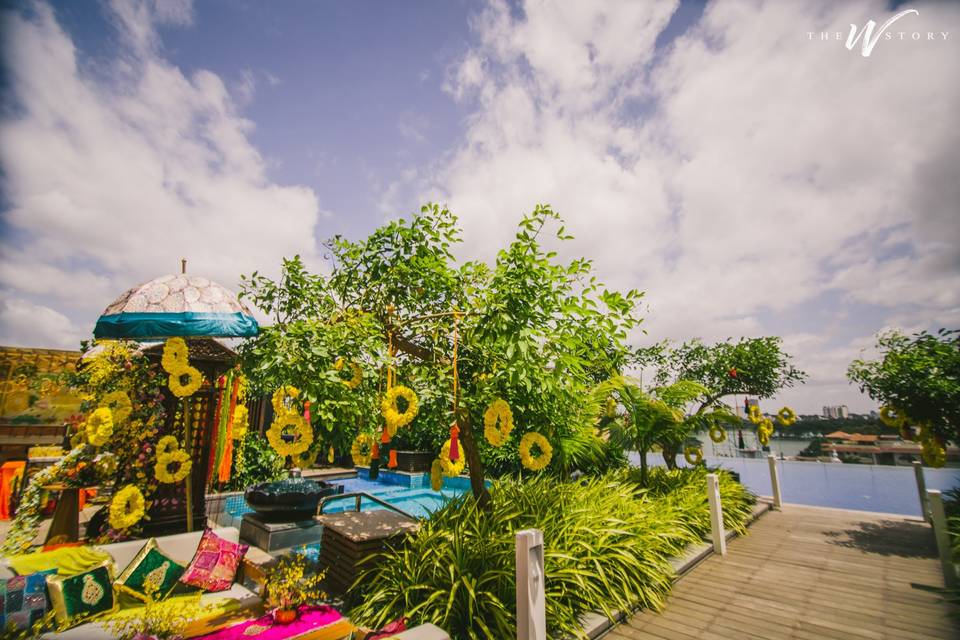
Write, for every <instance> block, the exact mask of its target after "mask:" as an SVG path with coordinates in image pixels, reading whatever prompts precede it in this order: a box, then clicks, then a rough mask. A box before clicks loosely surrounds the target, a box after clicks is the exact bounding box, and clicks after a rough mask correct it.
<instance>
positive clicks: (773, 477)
mask: <svg viewBox="0 0 960 640" xmlns="http://www.w3.org/2000/svg"><path fill="white" fill-rule="evenodd" d="M767 464H768V465H769V466H770V487H771V489H772V490H773V508H774V509H777V510H780V509H782V508H783V497H782V496H781V495H780V470H779V469H777V459H776V458H775V457H774V456H773V454H771V455H769V456H767Z"/></svg>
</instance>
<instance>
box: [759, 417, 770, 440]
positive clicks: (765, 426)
mask: <svg viewBox="0 0 960 640" xmlns="http://www.w3.org/2000/svg"><path fill="white" fill-rule="evenodd" d="M772 434H773V423H772V422H771V421H770V420H769V419H764V421H763V422H761V423H760V426H759V427H757V440H759V441H760V444H762V445H763V446H767V445H768V444H770V436H771V435H772Z"/></svg>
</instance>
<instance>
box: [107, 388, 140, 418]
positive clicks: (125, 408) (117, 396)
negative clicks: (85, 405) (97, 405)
mask: <svg viewBox="0 0 960 640" xmlns="http://www.w3.org/2000/svg"><path fill="white" fill-rule="evenodd" d="M103 404H104V405H105V406H107V407H110V410H111V411H113V419H114V420H116V421H117V422H126V420H127V418H129V417H130V412H132V411H133V404H132V403H131V402H130V396H128V395H127V394H126V393H124V392H123V391H114V392H112V393H108V394H107V395H105V396H103Z"/></svg>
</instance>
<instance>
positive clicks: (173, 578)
mask: <svg viewBox="0 0 960 640" xmlns="http://www.w3.org/2000/svg"><path fill="white" fill-rule="evenodd" d="M183 570H184V568H183V567H182V566H181V565H179V564H177V563H176V562H175V561H174V560H173V559H171V558H169V557H167V556H166V555H165V554H164V553H163V551H160V549H159V548H158V547H157V541H156V540H154V539H153V538H150V539H149V540H147V543H146V544H145V545H143V549H141V550H140V553H138V554H137V556H136V557H135V558H134V559H133V560H132V561H131V562H130V564H129V565H127V568H126V569H124V570H123V573H121V574H120V577H119V578H117V581H116V582H115V583H114V584H115V585H116V586H117V588H118V589H120V590H122V591H123V592H124V593H128V594H130V595H132V596H133V597H135V598H137V599H138V600H142V601H144V602H145V601H146V600H148V599H150V598H152V599H153V600H163V599H164V598H166V597H167V596H168V595H170V592H171V591H172V590H173V588H174V587H175V586H177V581H178V580H179V579H180V576H181V575H183ZM148 587H149V588H148Z"/></svg>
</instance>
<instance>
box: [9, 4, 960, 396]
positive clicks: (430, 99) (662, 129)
mask: <svg viewBox="0 0 960 640" xmlns="http://www.w3.org/2000/svg"><path fill="white" fill-rule="evenodd" d="M3 6H4V9H3V18H2V30H3V32H2V38H0V41H2V45H0V46H2V71H0V92H2V96H3V101H2V111H0V344H4V345H17V346H30V347H46V348H77V347H78V345H79V341H80V340H82V339H85V338H89V337H90V334H91V331H92V328H93V325H94V323H95V321H96V318H97V317H98V316H99V314H100V312H101V311H102V310H103V309H104V308H105V307H106V306H107V305H108V304H109V303H110V302H111V301H112V300H113V299H114V298H116V297H117V296H119V295H120V294H121V293H122V292H123V291H125V290H126V289H128V288H130V287H131V286H133V285H135V284H138V283H141V282H145V281H147V280H150V279H152V278H154V277H156V276H159V275H162V274H165V273H172V272H175V271H176V270H177V269H178V268H179V260H180V258H181V257H186V258H187V259H188V271H189V272H190V273H193V274H198V275H205V276H208V277H211V278H213V279H215V280H217V281H218V282H220V283H222V284H224V285H226V286H228V287H231V288H236V287H237V286H238V284H239V279H240V275H241V274H249V273H251V272H252V271H253V270H260V271H261V272H263V273H267V274H274V273H276V272H277V271H278V268H279V264H280V260H281V258H282V257H284V256H292V255H294V254H300V255H301V256H302V257H303V258H304V259H305V261H306V262H307V264H309V265H311V267H312V268H314V269H321V268H322V265H323V248H322V245H321V243H322V241H323V240H324V239H326V238H328V237H330V236H332V235H334V234H343V235H346V236H349V237H353V238H361V237H363V236H365V235H366V234H367V233H369V232H370V231H371V230H372V229H373V228H375V227H376V226H378V225H380V224H382V223H383V222H385V221H387V220H389V219H392V218H396V217H401V216H408V215H409V214H411V213H412V212H415V211H417V210H419V207H420V205H421V204H423V203H425V202H428V201H433V202H441V203H443V204H446V205H447V206H449V207H450V209H451V210H452V211H453V212H454V213H455V214H457V215H458V216H459V218H460V222H461V224H462V226H463V229H464V236H465V242H464V244H463V246H462V247H461V248H460V250H459V254H458V255H459V256H461V257H462V258H463V259H485V260H492V258H493V257H494V256H495V254H496V251H497V250H498V249H499V248H501V247H502V246H504V245H505V244H506V243H507V242H509V240H510V238H511V237H512V235H513V233H514V232H515V229H516V223H517V221H518V220H519V218H520V216H521V215H523V214H524V213H525V212H529V211H531V210H532V209H533V208H534V206H535V205H536V204H537V203H549V204H550V205H552V206H553V208H554V209H555V210H556V211H558V212H559V213H560V214H561V215H562V216H563V217H564V219H565V221H566V226H567V229H568V230H569V231H571V232H572V233H573V235H574V236H575V239H574V240H573V241H571V242H568V243H564V245H563V246H561V247H560V251H561V256H562V257H565V258H572V257H577V256H586V257H589V258H592V259H593V260H594V263H595V267H596V270H597V273H598V275H599V276H600V278H601V279H602V280H603V281H604V282H606V283H607V284H608V285H609V286H610V287H613V288H619V289H627V288H636V289H640V290H643V291H645V292H646V295H645V297H644V306H643V316H644V322H643V324H642V332H638V333H637V334H636V335H635V336H633V339H634V341H635V343H636V344H638V345H640V344H651V343H654V342H658V341H660V340H663V339H672V340H678V341H682V340H688V339H691V338H694V337H699V338H701V339H703V340H705V341H707V342H712V341H716V340H722V339H725V338H728V337H734V338H737V337H740V336H761V335H779V336H782V337H783V340H784V345H785V348H786V350H787V351H788V352H789V353H790V354H791V355H792V356H793V358H794V362H795V363H796V364H797V365H798V366H799V367H800V368H802V369H804V370H805V371H806V372H807V373H808V375H809V378H808V380H807V383H806V384H805V385H803V386H801V387H797V388H794V389H790V390H786V391H784V392H782V393H781V394H779V396H778V397H776V398H774V399H772V400H771V401H770V403H771V409H772V410H775V409H776V408H777V407H779V406H780V405H781V404H790V405H791V406H793V407H794V408H795V409H797V410H798V412H800V413H819V412H820V410H821V408H822V406H823V405H832V404H846V405H848V406H849V407H850V410H851V411H854V412H863V411H868V410H870V409H874V408H876V405H875V403H874V402H872V401H871V400H870V399H869V398H867V397H865V396H863V395H861V394H860V393H859V392H858V390H857V389H856V387H855V386H852V385H851V384H850V383H849V381H848V380H847V379H846V377H845V372H846V368H847V365H848V364H849V363H850V361H851V360H852V359H854V358H857V357H870V356H871V355H873V354H874V352H873V345H874V344H875V335H876V333H877V332H878V331H883V330H886V329H889V328H899V329H902V330H904V331H908V332H913V331H919V330H923V329H936V328H939V327H942V326H945V327H954V328H955V327H960V220H958V215H960V175H958V174H960V127H958V116H957V114H958V113H960V81H958V79H960V68H958V67H960V55H958V54H960V50H958V40H960V3H950V2H917V3H913V2H897V3H893V4H890V3H888V2H885V1H874V0H848V1H845V2H839V3H838V2H832V1H829V0H823V1H810V2H792V1H791V2H783V1H772V2H771V1H768V2H763V1H760V0H718V1H716V2H708V3H702V2H677V1H676V0H668V1H663V2H659V1H658V2H654V1H650V2H611V3H603V2H596V3H593V2H591V3H581V2H545V1H539V0H538V1H530V2H502V1H500V0H490V1H480V0H477V1H475V2H474V1H471V2H467V1H466V0H450V1H447V0H443V1H441V0H422V1H413V0H410V1H407V2H385V1H379V2H372V1H356V2H348V3H347V2H312V1H309V2H308V1H294V0H290V1H286V2H282V3H276V2H266V1H253V0H242V1H227V0H204V1H197V2H190V1H189V0H169V1H165V2H161V1H159V0H157V1H149V0H129V1H126V0H125V1H121V0H102V1H93V0H76V1H69V2H67V1H64V2H44V1H32V2H31V1H25V0H24V1H19V2H7V3H4V5H3ZM911 9H912V10H914V11H915V12H911V13H909V14H905V15H903V16H901V17H900V18H899V19H898V20H897V21H896V22H894V23H892V25H890V26H889V27H888V29H887V32H886V33H887V34H888V35H889V38H887V37H886V36H884V37H881V39H880V40H878V41H877V42H876V44H875V47H874V48H873V49H872V51H871V52H870V55H868V56H864V55H863V49H862V47H861V44H862V43H858V44H857V46H855V47H854V48H853V49H852V50H851V49H848V48H847V47H846V46H845V40H846V37H847V31H848V30H849V29H850V27H851V25H857V27H858V28H859V27H862V26H864V25H865V24H866V23H867V21H869V20H873V21H875V22H876V23H877V26H878V27H877V28H879V25H882V24H883V23H884V22H886V21H887V20H888V19H890V18H893V17H894V16H895V15H897V14H899V13H901V12H903V11H905V10H911ZM821 34H826V35H825V37H824V36H822V35H821ZM838 34H839V35H838ZM899 34H903V35H899ZM914 34H917V35H916V36H915V35H914ZM915 38H916V39H915ZM774 405H775V406H774Z"/></svg>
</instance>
